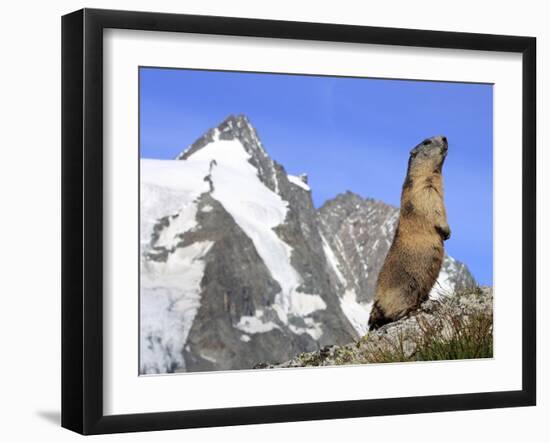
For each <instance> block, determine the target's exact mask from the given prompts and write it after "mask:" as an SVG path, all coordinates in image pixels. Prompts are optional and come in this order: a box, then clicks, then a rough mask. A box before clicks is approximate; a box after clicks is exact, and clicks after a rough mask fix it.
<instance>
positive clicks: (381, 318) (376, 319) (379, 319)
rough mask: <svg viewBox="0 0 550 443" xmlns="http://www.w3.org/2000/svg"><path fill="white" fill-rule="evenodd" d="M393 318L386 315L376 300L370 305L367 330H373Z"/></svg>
mask: <svg viewBox="0 0 550 443" xmlns="http://www.w3.org/2000/svg"><path fill="white" fill-rule="evenodd" d="M392 321H393V320H392V319H391V318H389V317H386V314H385V313H384V310H383V309H382V308H381V307H380V305H379V304H378V300H377V301H375V302H374V304H373V305H372V309H371V311H370V316H369V331H374V330H376V329H378V328H381V327H382V326H384V325H386V324H388V323H390V322H392Z"/></svg>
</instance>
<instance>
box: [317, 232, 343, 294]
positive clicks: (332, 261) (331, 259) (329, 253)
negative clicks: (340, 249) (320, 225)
mask: <svg viewBox="0 0 550 443" xmlns="http://www.w3.org/2000/svg"><path fill="white" fill-rule="evenodd" d="M321 241H322V242H323V251H324V252H325V257H326V259H327V263H328V264H329V266H330V267H331V269H332V270H333V271H334V273H335V274H336V277H337V278H338V280H339V281H340V283H341V284H342V285H344V287H345V286H346V285H347V281H346V279H345V278H344V276H343V275H342V273H341V272H340V269H339V268H338V259H337V258H336V255H335V254H334V251H333V250H332V248H331V247H330V246H329V244H328V242H327V240H326V238H325V236H324V235H323V234H321Z"/></svg>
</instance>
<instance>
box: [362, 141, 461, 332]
mask: <svg viewBox="0 0 550 443" xmlns="http://www.w3.org/2000/svg"><path fill="white" fill-rule="evenodd" d="M447 149H448V144H447V138H446V137H443V136H437V137H432V138H428V139H426V140H424V141H423V142H422V143H420V144H419V145H417V146H416V147H415V148H414V149H413V150H412V151H411V152H410V157H409V164H408V168H407V177H406V178H405V182H404V184H403V191H402V194H401V209H400V211H399V221H398V224H397V229H396V231H395V236H394V238H393V243H392V245H391V247H390V250H389V251H388V255H387V256H386V260H385V261H384V265H383V266H382V269H381V270H380V274H379V275H378V280H377V282H376V292H375V295H374V304H373V307H372V311H371V313H370V318H369V329H370V330H373V329H377V328H379V327H381V326H383V325H385V324H386V323H390V322H393V321H395V320H398V319H400V318H402V317H404V316H406V315H407V314H408V313H409V312H411V311H413V310H415V309H417V308H418V307H419V306H420V304H421V303H422V302H424V301H425V300H427V299H428V295H429V293H430V290H431V289H432V287H433V285H434V283H435V282H436V280H437V277H438V275H439V271H440V270H441V264H442V263H443V256H444V251H443V241H444V240H447V239H448V238H449V237H450V236H451V230H450V228H449V224H448V223H447V213H446V211H445V204H444V202H443V177H442V176H441V170H442V167H443V162H444V161H445V157H446V156H447Z"/></svg>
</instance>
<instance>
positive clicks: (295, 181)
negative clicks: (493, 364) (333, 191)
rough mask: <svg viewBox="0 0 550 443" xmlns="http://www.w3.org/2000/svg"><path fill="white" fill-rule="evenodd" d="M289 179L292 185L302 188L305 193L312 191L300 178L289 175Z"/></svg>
mask: <svg viewBox="0 0 550 443" xmlns="http://www.w3.org/2000/svg"><path fill="white" fill-rule="evenodd" d="M287 178H288V181H289V182H290V183H292V184H293V185H296V186H298V187H299V188H302V189H303V190H304V191H311V188H310V187H309V186H308V185H307V184H306V183H304V182H303V181H302V179H301V178H300V177H297V176H295V175H287Z"/></svg>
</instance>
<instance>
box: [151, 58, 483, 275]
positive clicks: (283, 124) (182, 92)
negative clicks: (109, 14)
mask: <svg viewBox="0 0 550 443" xmlns="http://www.w3.org/2000/svg"><path fill="white" fill-rule="evenodd" d="M229 114H246V115H247V116H248V117H249V119H250V121H251V123H252V124H253V125H254V127H255V128H256V130H257V131H258V134H259V136H260V139H261V140H262V142H263V144H264V146H265V148H266V150H267V151H268V153H269V154H270V155H271V157H272V158H274V159H275V160H277V161H278V162H279V163H281V164H282V165H283V166H284V167H285V168H286V170H287V172H289V173H292V174H299V173H302V172H307V173H308V175H309V183H310V185H311V187H312V190H313V200H314V203H315V205H316V206H320V205H322V204H323V202H325V201H326V200H327V199H329V198H332V197H334V196H335V195H337V194H338V193H341V192H345V191H346V190H350V191H353V192H355V193H357V194H359V195H361V196H363V197H373V198H376V199H380V200H383V201H385V202H387V203H390V204H393V205H395V206H398V205H399V197H400V194H401V186H402V184H403V180H404V177H405V172H406V167H407V160H408V153H409V151H410V149H411V148H413V147H414V146H415V145H416V144H417V143H419V142H420V141H422V140H423V139H424V138H427V137H430V136H433V135H445V136H446V137H447V138H448V140H449V154H448V156H447V160H446V163H445V166H444V169H443V172H444V180H445V202H446V206H447V212H448V218H449V224H450V226H451V229H452V237H451V239H450V240H449V241H448V242H447V243H446V248H447V251H448V252H449V254H450V255H452V256H453V257H455V258H456V259H458V260H460V261H462V262H464V263H466V264H467V265H468V267H469V268H470V270H471V271H472V273H473V274H474V277H475V278H476V279H477V280H478V282H479V283H481V284H488V285H492V278H493V262H492V260H493V258H492V257H493V211H492V201H493V87H492V85H486V84H465V83H448V82H423V81H411V80H386V79H366V78H342V77H319V76H300V75H281V74H254V73H237V72H219V71H216V72H213V71H199V70H181V69H158V68H141V69H140V120H141V121H140V155H141V157H142V158H164V159H171V158H174V157H175V156H176V155H177V154H178V153H179V152H181V151H182V150H183V149H184V148H185V147H187V146H188V145H189V144H191V143H192V142H193V141H195V140H196V139H197V138H198V137H200V136H201V135H202V134H203V133H204V132H206V131H207V130H208V129H210V128H211V127H214V126H217V125H218V124H219V123H220V122H221V121H222V120H224V119H225V118H226V117H227V116H228V115H229Z"/></svg>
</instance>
